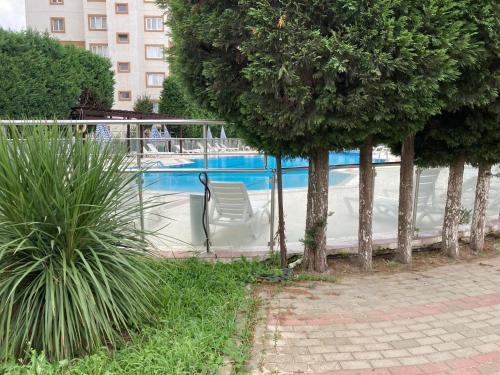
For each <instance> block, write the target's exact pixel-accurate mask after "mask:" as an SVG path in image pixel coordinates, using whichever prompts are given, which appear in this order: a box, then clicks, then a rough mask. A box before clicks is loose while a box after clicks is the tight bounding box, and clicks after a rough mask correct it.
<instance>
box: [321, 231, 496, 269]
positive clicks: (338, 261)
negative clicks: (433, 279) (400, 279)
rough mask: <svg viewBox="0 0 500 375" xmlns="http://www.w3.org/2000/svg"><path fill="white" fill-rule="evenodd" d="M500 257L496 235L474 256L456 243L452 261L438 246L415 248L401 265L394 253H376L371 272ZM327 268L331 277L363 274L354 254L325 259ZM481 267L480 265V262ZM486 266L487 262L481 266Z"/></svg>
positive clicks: (428, 266) (437, 265)
mask: <svg viewBox="0 0 500 375" xmlns="http://www.w3.org/2000/svg"><path fill="white" fill-rule="evenodd" d="M499 255H500V234H497V235H491V236H488V237H487V238H486V241H485V248H484V250H483V251H482V252H480V253H475V252H473V251H472V250H471V248H470V247H469V245H468V244H467V243H465V242H462V243H461V244H460V257H459V258H458V259H452V258H450V257H448V256H446V255H443V254H442V253H441V251H440V245H439V244H437V245H433V246H430V247H426V248H422V249H418V250H414V251H413V261H412V263H411V264H408V265H407V264H401V263H398V262H397V261H396V254H395V252H394V251H392V250H391V251H388V252H386V253H384V252H383V251H380V252H378V253H377V254H376V255H375V256H374V258H373V272H375V273H395V272H408V271H410V272H413V271H424V270H428V269H431V268H435V267H440V266H444V265H449V264H460V263H467V262H474V261H478V260H479V261H482V260H487V259H490V258H494V257H498V256H499ZM328 264H329V266H330V270H329V273H330V274H333V275H335V276H343V275H357V274H359V275H363V274H366V273H365V272H363V271H362V270H360V268H359V267H358V263H357V257H356V255H336V256H333V257H329V258H328ZM480 264H481V263H480ZM484 266H485V267H487V266H488V265H487V263H484Z"/></svg>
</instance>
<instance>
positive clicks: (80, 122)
mask: <svg viewBox="0 0 500 375" xmlns="http://www.w3.org/2000/svg"><path fill="white" fill-rule="evenodd" d="M101 124H104V125H187V126H192V125H214V126H215V125H227V123H226V122H225V121H220V120H206V119H199V120H198V119H193V120H191V119H189V120H187V119H166V120H154V119H112V120H108V119H102V120H6V119H4V120H0V125H14V126H20V125H101Z"/></svg>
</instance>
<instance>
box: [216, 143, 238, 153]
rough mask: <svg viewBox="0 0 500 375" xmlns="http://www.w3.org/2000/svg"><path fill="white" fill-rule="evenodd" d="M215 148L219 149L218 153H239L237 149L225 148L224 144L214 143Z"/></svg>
mask: <svg viewBox="0 0 500 375" xmlns="http://www.w3.org/2000/svg"><path fill="white" fill-rule="evenodd" d="M215 146H216V147H217V148H218V149H219V151H225V152H232V151H239V149H238V147H227V146H226V145H225V144H224V143H222V144H221V143H219V142H215Z"/></svg>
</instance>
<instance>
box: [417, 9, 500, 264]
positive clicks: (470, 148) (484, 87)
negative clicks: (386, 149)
mask: <svg viewBox="0 0 500 375" xmlns="http://www.w3.org/2000/svg"><path fill="white" fill-rule="evenodd" d="M499 14H500V4H499V3H498V2H497V1H495V0H480V1H475V2H473V3H471V4H470V5H469V7H468V12H466V13H464V14H463V18H464V23H467V24H470V25H472V27H474V28H475V30H476V32H475V33H473V34H471V36H470V37H471V39H472V43H473V44H474V45H475V46H476V48H475V53H474V54H473V55H469V56H470V57H471V58H469V59H463V60H459V61H460V66H459V68H460V76H459V78H458V79H457V80H456V81H455V82H452V83H451V84H450V85H448V86H446V87H445V90H442V97H443V100H444V101H445V108H444V110H443V112H442V113H441V114H439V115H437V116H435V117H433V118H431V119H430V121H429V122H428V123H427V125H426V127H425V129H424V130H423V131H422V132H420V133H418V134H417V141H416V156H417V161H418V162H419V163H420V164H423V165H433V166H449V169H450V174H449V179H448V191H447V199H446V207H445V214H444V220H443V234H442V240H443V241H442V249H443V252H444V253H445V254H447V255H449V256H452V257H458V256H459V244H458V229H459V224H460V209H461V195H462V183H463V172H464V166H465V163H466V162H471V163H474V164H476V165H478V166H479V167H480V168H479V179H478V188H479V191H478V194H480V195H481V190H483V192H484V193H486V191H485V185H487V181H485V179H486V178H487V175H488V170H489V169H491V164H492V163H495V162H498V160H499V159H498V154H499V147H500V146H499V143H500V142H499V137H500V135H499V133H500V124H499V122H498V119H499V117H498V113H499V112H500V111H499V100H498V95H499V92H500V70H499V66H500V45H499V43H498V41H499V40H500V17H499ZM477 204H478V206H477V209H478V211H477V212H476V213H475V215H474V216H475V219H474V224H473V228H475V230H474V234H473V238H475V237H476V239H477V241H478V242H477V243H476V244H477V245H478V246H479V247H482V245H481V238H484V234H480V232H483V233H484V215H485V208H484V204H485V203H484V197H478V202H477ZM480 212H482V213H480ZM481 227H483V229H482V230H481ZM475 241H476V240H474V242H475Z"/></svg>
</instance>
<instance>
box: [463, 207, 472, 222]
mask: <svg viewBox="0 0 500 375" xmlns="http://www.w3.org/2000/svg"><path fill="white" fill-rule="evenodd" d="M471 218H472V210H471V209H468V208H465V207H461V208H460V224H470V221H471Z"/></svg>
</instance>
